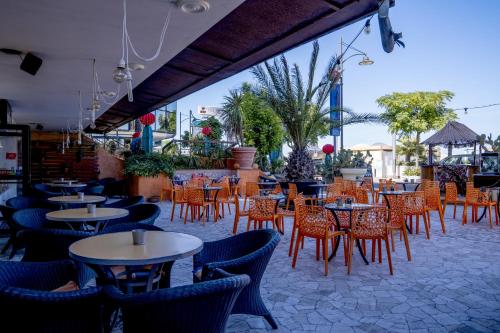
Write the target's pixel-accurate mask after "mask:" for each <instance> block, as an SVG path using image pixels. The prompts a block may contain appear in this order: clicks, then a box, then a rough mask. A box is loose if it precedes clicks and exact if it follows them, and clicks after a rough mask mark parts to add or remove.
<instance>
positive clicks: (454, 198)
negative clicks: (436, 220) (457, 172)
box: [443, 183, 465, 218]
mask: <svg viewBox="0 0 500 333" xmlns="http://www.w3.org/2000/svg"><path fill="white" fill-rule="evenodd" d="M445 187H446V192H445V195H444V203H443V215H444V214H445V212H446V207H448V205H449V204H453V218H455V217H456V215H457V204H461V205H463V204H464V201H465V200H463V199H459V198H458V189H457V184H455V183H446V184H445Z"/></svg>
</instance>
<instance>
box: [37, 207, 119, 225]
mask: <svg viewBox="0 0 500 333" xmlns="http://www.w3.org/2000/svg"><path fill="white" fill-rule="evenodd" d="M128 214H129V213H128V210H126V209H122V208H99V207H97V208H96V209H95V213H94V214H90V213H89V212H88V210H87V208H72V209H63V210H56V211H53V212H49V213H47V214H46V215H45V217H46V218H47V220H49V221H57V222H65V223H66V224H67V225H69V226H70V227H71V229H75V228H74V226H75V224H76V225H78V226H79V228H81V227H82V226H84V225H86V224H87V223H88V222H98V224H97V226H96V230H99V227H100V224H103V223H104V224H105V223H106V221H109V220H113V219H118V218H121V217H125V216H127V215H128Z"/></svg>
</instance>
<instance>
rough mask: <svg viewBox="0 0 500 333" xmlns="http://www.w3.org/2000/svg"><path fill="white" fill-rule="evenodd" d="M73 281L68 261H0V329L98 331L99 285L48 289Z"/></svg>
mask: <svg viewBox="0 0 500 333" xmlns="http://www.w3.org/2000/svg"><path fill="white" fill-rule="evenodd" d="M69 281H76V270H75V266H74V265H73V263H72V262H71V261H58V262H47V263H26V262H0V323H1V331H2V332H6V333H7V332H19V333H28V332H37V333H49V332H50V333H80V332H81V333H88V332H102V328H103V323H104V322H106V321H105V320H103V316H104V315H103V294H102V290H101V288H95V287H94V288H87V289H80V290H77V291H68V292H51V291H50V290H53V289H55V288H58V287H61V286H63V285H65V284H66V283H67V282H69Z"/></svg>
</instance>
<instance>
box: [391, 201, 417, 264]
mask: <svg viewBox="0 0 500 333" xmlns="http://www.w3.org/2000/svg"><path fill="white" fill-rule="evenodd" d="M406 195H407V194H402V195H388V196H387V197H386V198H387V200H388V201H389V222H388V224H387V228H388V230H389V233H390V235H391V241H392V250H393V251H395V245H394V232H395V231H396V232H397V231H399V233H400V235H402V236H403V240H404V243H405V248H406V256H407V258H408V261H411V250H410V242H409V240H408V232H407V231H406V225H405V203H406V198H405V196H406Z"/></svg>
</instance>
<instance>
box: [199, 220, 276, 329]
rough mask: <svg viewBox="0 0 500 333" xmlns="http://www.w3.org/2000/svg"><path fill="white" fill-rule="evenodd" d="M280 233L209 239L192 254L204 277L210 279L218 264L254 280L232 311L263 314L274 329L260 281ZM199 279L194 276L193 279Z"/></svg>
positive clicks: (232, 272)
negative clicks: (263, 299)
mask: <svg viewBox="0 0 500 333" xmlns="http://www.w3.org/2000/svg"><path fill="white" fill-rule="evenodd" d="M279 241H280V237H279V235H278V233H277V232H275V231H273V230H255V231H249V232H245V233H241V234H239V235H236V236H233V237H229V238H226V239H222V240H218V241H215V242H206V243H204V244H203V250H202V251H201V252H200V253H198V254H196V255H195V256H194V258H193V264H194V270H195V272H196V271H199V270H200V269H201V272H202V275H201V277H202V278H201V280H206V279H210V275H211V274H212V272H213V270H214V269H216V268H219V269H222V270H225V271H226V272H228V273H231V274H247V275H249V276H250V278H251V279H252V282H251V283H250V285H249V286H248V287H246V288H245V289H244V290H243V292H242V293H241V295H240V297H239V298H238V300H237V301H236V304H235V305H234V308H233V311H232V313H234V314H239V313H241V314H251V315H256V316H263V317H264V318H265V319H266V320H267V322H268V323H269V324H270V325H271V327H272V328H273V329H277V328H278V325H277V324H276V322H275V320H274V318H273V316H272V315H271V312H269V310H268V309H267V308H266V306H265V305H264V302H263V301H262V297H261V295H260V281H261V279H262V275H263V274H264V271H265V270H266V267H267V264H268V263H269V260H270V259H271V256H272V254H273V252H274V249H275V248H276V246H277V245H278V243H279ZM199 281H200V280H199V279H198V278H197V277H196V275H195V276H194V282H199Z"/></svg>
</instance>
